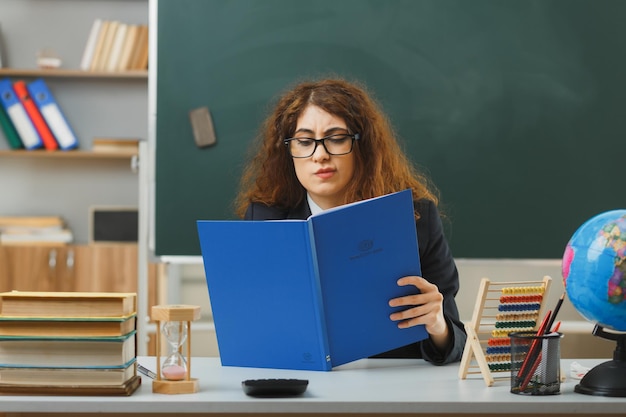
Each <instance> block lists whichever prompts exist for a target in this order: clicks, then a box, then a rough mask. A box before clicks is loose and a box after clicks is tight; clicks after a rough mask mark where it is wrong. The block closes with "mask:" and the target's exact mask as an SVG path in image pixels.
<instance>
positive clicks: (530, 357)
mask: <svg viewBox="0 0 626 417" xmlns="http://www.w3.org/2000/svg"><path fill="white" fill-rule="evenodd" d="M551 316H552V312H551V311H548V312H547V313H546V315H545V316H544V318H543V320H542V321H541V325H540V326H539V329H538V330H537V336H539V337H541V336H542V335H543V334H545V333H546V329H547V328H549V327H548V322H549V321H550V317H551ZM540 354H541V340H539V339H538V338H537V339H534V340H533V342H532V343H531V344H530V348H529V349H528V352H527V353H526V357H525V358H524V361H523V362H522V365H521V366H520V368H519V372H518V373H517V383H518V386H520V387H521V386H522V385H523V383H524V381H525V380H526V377H527V376H528V375H529V374H530V375H532V373H533V372H534V368H535V361H536V360H537V357H538V356H539V355H540ZM531 368H532V369H533V370H531ZM524 388H525V387H524Z"/></svg>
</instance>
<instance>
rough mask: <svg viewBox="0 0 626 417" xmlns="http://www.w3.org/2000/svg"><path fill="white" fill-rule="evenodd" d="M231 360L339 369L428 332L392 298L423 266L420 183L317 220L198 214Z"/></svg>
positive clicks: (219, 325) (220, 337)
mask: <svg viewBox="0 0 626 417" xmlns="http://www.w3.org/2000/svg"><path fill="white" fill-rule="evenodd" d="M197 226H198V233H199V238H200V247H201V251H202V257H203V261H204V268H205V273H206V279H207V285H208V290H209V296H210V301H211V308H212V311H213V320H214V322H215V329H216V333H217V342H218V347H219V351H220V358H221V361H222V365H230V366H250V367H262V368H285V369H303V370H331V369H332V368H333V367H336V366H339V365H342V364H344V363H348V362H351V361H354V360H357V359H362V358H366V357H369V356H372V355H375V354H379V353H383V352H386V351H388V350H391V349H394V348H398V347H401V346H405V345H408V344H410V343H413V342H417V341H420V340H422V339H425V338H426V337H428V334H427V333H426V330H425V328H424V326H416V327H411V328H408V329H399V328H398V327H397V323H396V322H394V321H392V320H391V319H390V318H389V316H390V315H391V314H392V313H393V312H394V311H396V310H397V309H394V308H392V307H389V304H388V302H389V300H390V299H392V298H395V297H399V296H402V295H406V294H409V293H415V292H416V291H417V289H416V288H415V287H400V286H398V285H397V284H396V281H397V280H398V279H399V278H401V277H403V276H407V275H420V262H419V253H418V247H417V234H416V230H415V218H414V211H413V201H412V195H411V192H410V190H405V191H401V192H398V193H394V194H389V195H386V196H382V197H377V198H374V199H370V200H365V201H360V202H357V203H353V204H348V205H344V206H340V207H336V208H334V209H331V210H327V211H324V212H322V213H319V214H317V215H313V216H311V217H309V219H307V220H272V221H208V220H200V221H198V224H197Z"/></svg>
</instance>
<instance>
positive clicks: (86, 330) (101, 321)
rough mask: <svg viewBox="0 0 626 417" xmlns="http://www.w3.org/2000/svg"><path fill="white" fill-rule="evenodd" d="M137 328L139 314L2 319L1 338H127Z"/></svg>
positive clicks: (3, 317)
mask: <svg viewBox="0 0 626 417" xmlns="http://www.w3.org/2000/svg"><path fill="white" fill-rule="evenodd" d="M135 328H136V315H135V314H132V315H129V316H125V317H94V318H85V317H78V318H73V317H10V316H0V335H1V336H43V337H53V336H57V337H99V336H123V335H126V334H128V333H130V332H132V331H134V330H135Z"/></svg>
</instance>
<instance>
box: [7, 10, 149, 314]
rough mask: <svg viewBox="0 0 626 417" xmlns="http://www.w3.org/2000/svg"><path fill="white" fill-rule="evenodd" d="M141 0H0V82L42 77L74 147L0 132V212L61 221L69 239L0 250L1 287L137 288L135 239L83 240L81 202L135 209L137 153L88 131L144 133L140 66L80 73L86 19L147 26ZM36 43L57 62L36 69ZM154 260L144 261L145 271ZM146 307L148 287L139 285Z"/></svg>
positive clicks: (85, 215)
mask: <svg viewBox="0 0 626 417" xmlns="http://www.w3.org/2000/svg"><path fill="white" fill-rule="evenodd" d="M148 3H149V1H148V0H130V1H119V0H89V1H75V0H52V1H51V0H30V1H27V2H24V1H22V0H3V1H2V2H0V16H2V22H1V26H0V36H1V38H2V39H1V40H2V42H1V43H0V45H1V46H2V47H3V48H4V50H3V55H2V58H3V59H2V65H3V67H2V68H0V78H5V77H8V78H10V79H12V80H18V79H23V80H25V81H26V82H30V81H33V80H35V79H37V78H43V79H44V80H45V82H46V84H47V85H48V87H49V88H50V90H51V92H52V94H53V95H54V97H55V99H56V101H57V103H58V105H59V107H60V108H61V111H62V112H63V113H64V115H65V117H66V119H67V120H68V123H69V124H70V126H71V127H72V129H73V130H74V132H75V134H76V136H77V137H78V141H79V148H78V149H76V150H69V151H57V150H55V151H45V150H31V151H26V150H11V149H10V148H9V146H8V142H7V141H6V140H5V137H4V133H3V132H2V131H0V189H2V190H3V198H0V215H15V216H17V215H24V216H45V215H49V214H50V215H58V216H61V217H63V219H64V220H65V222H66V224H67V225H68V226H69V228H70V229H71V230H72V232H73V234H74V242H73V243H72V244H68V245H63V246H53V245H37V244H33V245H26V246H21V245H20V246H0V287H1V288H3V289H4V290H10V289H22V290H24V289H29V288H30V289H33V290H44V291H55V290H67V291H80V290H85V291H97V290H101V289H102V290H106V291H137V290H138V288H137V287H138V285H137V284H138V269H140V266H139V261H140V259H141V258H140V257H139V255H138V245H137V244H135V243H130V244H128V243H126V244H124V243H119V244H118V243H112V244H106V245H105V244H92V243H90V242H89V236H90V233H89V228H90V220H89V214H90V208H91V207H92V206H98V207H107V206H110V207H119V206H123V207H139V176H138V158H139V155H129V154H116V153H107V152H93V151H92V150H91V149H92V141H93V138H95V137H107V138H139V139H143V140H145V139H147V136H148V123H147V120H148V71H147V70H126V71H119V72H104V71H94V72H91V71H83V70H81V69H80V63H81V59H82V55H83V52H84V49H85V46H86V42H87V38H88V36H89V32H90V29H91V27H92V25H93V22H94V20H95V19H106V20H119V21H124V22H128V23H137V24H147V23H148ZM42 49H51V50H54V52H55V54H56V55H57V56H58V57H59V58H61V62H62V64H61V67H60V68H58V69H39V68H37V59H36V58H37V55H38V53H39V51H41V50H42ZM155 268H157V265H156V264H152V263H151V264H149V265H148V270H149V273H150V276H154V274H155ZM148 286H149V288H148V290H149V291H150V297H151V298H150V301H149V302H150V304H154V303H155V300H156V298H155V297H156V295H155V294H156V292H155V291H156V287H155V284H154V283H153V282H150V283H149V284H148Z"/></svg>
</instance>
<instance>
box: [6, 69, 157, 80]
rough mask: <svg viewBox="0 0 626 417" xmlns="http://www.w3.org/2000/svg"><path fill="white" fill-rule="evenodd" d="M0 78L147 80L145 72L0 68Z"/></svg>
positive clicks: (146, 72)
mask: <svg viewBox="0 0 626 417" xmlns="http://www.w3.org/2000/svg"><path fill="white" fill-rule="evenodd" d="M0 76H5V77H11V76H13V77H56V78H118V79H133V78H137V79H148V71H147V70H135V71H122V72H104V71H98V72H92V71H83V70H78V69H37V68H32V69H25V68H24V69H19V68H0Z"/></svg>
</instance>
